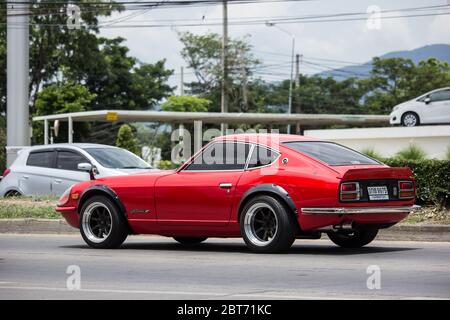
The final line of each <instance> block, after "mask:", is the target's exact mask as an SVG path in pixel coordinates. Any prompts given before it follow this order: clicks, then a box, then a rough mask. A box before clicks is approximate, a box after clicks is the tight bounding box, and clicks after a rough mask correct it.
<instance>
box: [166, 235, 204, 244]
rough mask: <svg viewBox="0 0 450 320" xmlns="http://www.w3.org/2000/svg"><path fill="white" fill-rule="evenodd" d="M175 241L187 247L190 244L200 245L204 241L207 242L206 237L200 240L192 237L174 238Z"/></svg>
mask: <svg viewBox="0 0 450 320" xmlns="http://www.w3.org/2000/svg"><path fill="white" fill-rule="evenodd" d="M174 239H175V241H177V242H179V243H181V244H186V245H190V244H198V243H201V242H203V241H205V240H206V239H208V238H206V237H200V238H191V237H174Z"/></svg>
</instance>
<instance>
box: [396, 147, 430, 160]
mask: <svg viewBox="0 0 450 320" xmlns="http://www.w3.org/2000/svg"><path fill="white" fill-rule="evenodd" d="M426 156H427V154H426V153H425V151H423V150H422V148H420V147H419V146H416V145H414V144H410V145H409V146H408V147H406V148H404V149H402V150H400V151H399V152H397V154H396V155H395V157H396V158H398V159H401V160H416V161H420V160H424V159H425V158H426Z"/></svg>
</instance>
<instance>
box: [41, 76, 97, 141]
mask: <svg viewBox="0 0 450 320" xmlns="http://www.w3.org/2000/svg"><path fill="white" fill-rule="evenodd" d="M95 97H96V95H95V94H93V93H91V92H89V89H88V88H86V87H85V86H83V85H80V84H75V83H73V82H57V83H53V84H50V85H47V86H45V87H44V88H43V89H42V90H41V91H40V92H39V93H38V95H37V98H36V102H35V114H36V115H47V114H58V113H68V112H80V111H85V110H88V109H89V107H90V105H91V103H92V101H93V100H94V99H95ZM88 128H89V126H88V124H87V123H84V122H81V123H76V122H75V123H74V131H75V136H74V141H79V140H80V139H81V137H82V136H83V135H86V133H87V131H88ZM33 141H34V142H35V143H43V124H42V122H41V123H34V124H33ZM66 141H67V125H65V126H63V125H61V128H60V130H59V134H58V137H55V142H66Z"/></svg>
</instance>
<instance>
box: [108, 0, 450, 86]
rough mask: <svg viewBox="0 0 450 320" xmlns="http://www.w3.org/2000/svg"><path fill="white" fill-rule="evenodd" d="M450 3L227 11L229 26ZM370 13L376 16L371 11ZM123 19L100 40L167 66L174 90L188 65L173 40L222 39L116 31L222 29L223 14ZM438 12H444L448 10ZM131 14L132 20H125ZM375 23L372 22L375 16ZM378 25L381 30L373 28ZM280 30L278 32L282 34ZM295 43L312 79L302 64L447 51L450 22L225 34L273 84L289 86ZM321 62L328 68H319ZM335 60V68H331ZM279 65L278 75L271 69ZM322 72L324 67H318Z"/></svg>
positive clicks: (205, 10)
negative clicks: (438, 47) (117, 42)
mask: <svg viewBox="0 0 450 320" xmlns="http://www.w3.org/2000/svg"><path fill="white" fill-rule="evenodd" d="M448 4H450V0H428V1H426V0H409V1H406V0H394V1H392V0H391V1H388V0H370V1H367V0H311V1H292V2H282V3H256V4H255V3H253V4H234V5H231V4H230V5H229V9H228V15H229V19H230V20H233V19H238V18H249V17H258V18H262V19H266V18H267V21H270V19H271V18H272V19H273V18H274V17H286V16H288V17H292V16H295V17H300V16H307V15H327V14H336V13H349V12H367V10H368V8H369V7H370V6H376V7H377V8H379V9H380V10H382V11H385V10H398V9H405V8H416V7H424V6H439V5H448ZM375 9H376V8H375ZM134 12H135V11H133V12H130V11H128V12H123V13H121V14H115V15H113V16H112V17H108V18H105V19H103V21H102V22H108V21H113V22H116V21H117V20H116V19H118V18H120V19H122V18H125V19H126V20H125V21H121V22H116V27H114V28H104V29H101V35H102V36H105V37H111V38H112V37H118V36H120V37H123V38H125V39H126V42H125V43H126V45H127V46H128V47H129V49H130V55H132V56H135V57H137V58H138V59H139V60H140V61H142V62H145V63H154V62H156V61H158V60H161V59H166V60H167V63H166V65H167V67H168V68H170V69H174V72H175V74H174V75H173V76H172V77H171V78H170V81H169V82H170V84H171V85H173V86H177V85H178V84H179V82H180V68H181V67H182V66H184V67H185V68H186V63H185V61H184V60H183V59H182V57H181V56H180V51H181V49H182V45H181V43H180V41H179V40H178V35H177V32H179V31H181V32H182V31H191V32H193V33H196V34H205V33H207V32H216V33H221V32H222V27H221V26H198V27H173V26H172V27H162V28H160V27H158V28H150V27H146V28H120V26H121V25H130V24H151V23H159V24H161V23H167V22H164V21H161V20H167V19H169V20H173V19H192V21H189V22H197V23H199V24H205V23H213V22H221V17H222V6H221V5H215V6H207V7H195V8H165V9H161V8H160V9H152V10H148V11H146V12H137V13H134ZM439 12H449V13H450V7H447V8H445V9H441V11H439ZM130 14H132V16H131V17H130ZM403 14H406V13H405V12H400V13H398V12H397V13H396V12H392V13H383V12H382V13H381V15H382V16H383V15H384V16H386V15H403ZM375 18H376V16H375ZM378 22H379V24H378ZM278 27H280V28H282V29H283V30H284V32H283V31H281V30H280V29H279V28H278ZM288 33H290V34H292V35H294V36H295V40H296V46H295V52H296V53H298V54H302V55H303V59H304V61H305V62H303V63H302V64H301V65H300V72H301V73H304V74H312V73H316V72H318V71H320V67H319V69H318V66H314V65H311V64H307V62H306V61H310V62H316V63H319V64H321V66H322V67H321V68H327V67H329V68H330V67H331V68H336V67H341V66H343V65H345V64H346V63H343V62H334V60H339V61H345V62H350V63H363V62H367V61H369V60H371V59H372V57H374V56H378V55H382V54H385V53H388V52H391V51H399V50H411V49H415V48H419V47H422V46H425V45H430V44H437V43H444V44H450V15H436V16H425V17H414V18H401V19H381V20H379V21H378V20H371V21H369V22H367V21H366V20H363V21H345V22H321V23H302V24H300V23H293V24H277V27H268V26H266V25H264V24H262V25H255V26H235V25H230V26H229V36H230V37H232V38H244V37H246V38H247V39H248V41H249V42H250V44H251V45H252V47H253V52H254V55H255V56H256V57H257V58H259V59H260V60H261V61H262V62H263V64H264V65H269V66H272V67H269V68H268V69H267V70H268V71H265V72H266V73H270V74H259V75H258V76H260V77H262V78H264V79H266V80H271V81H279V80H281V79H287V78H289V76H290V59H291V58H290V54H291V50H292V40H291V39H292V38H291V36H290V35H289V34H288ZM325 59H327V60H325ZM329 60H333V61H329ZM273 65H277V66H278V67H273ZM324 66H325V67H324ZM193 79H194V78H193V75H192V72H191V71H190V70H185V82H189V81H190V80H193Z"/></svg>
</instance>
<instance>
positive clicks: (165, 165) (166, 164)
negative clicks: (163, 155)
mask: <svg viewBox="0 0 450 320" xmlns="http://www.w3.org/2000/svg"><path fill="white" fill-rule="evenodd" d="M174 168H175V166H174V164H173V163H172V161H170V160H161V161H159V163H158V169H161V170H171V169H174Z"/></svg>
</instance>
